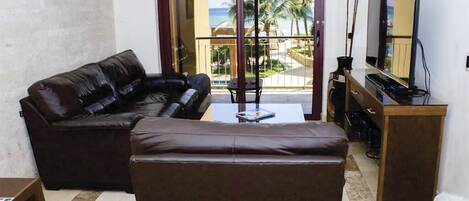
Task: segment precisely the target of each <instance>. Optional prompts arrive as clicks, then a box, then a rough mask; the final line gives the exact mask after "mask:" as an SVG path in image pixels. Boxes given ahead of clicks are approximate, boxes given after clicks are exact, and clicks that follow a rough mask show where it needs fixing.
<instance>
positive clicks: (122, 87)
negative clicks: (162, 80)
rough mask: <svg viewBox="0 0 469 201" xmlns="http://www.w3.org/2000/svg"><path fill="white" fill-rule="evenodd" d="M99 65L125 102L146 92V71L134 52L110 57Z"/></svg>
mask: <svg viewBox="0 0 469 201" xmlns="http://www.w3.org/2000/svg"><path fill="white" fill-rule="evenodd" d="M99 65H100V66H101V68H102V69H103V71H104V73H105V74H106V75H107V76H108V79H109V80H110V82H111V83H112V84H113V86H114V89H115V90H116V91H117V92H118V93H119V95H120V96H121V97H122V98H124V99H125V100H124V101H128V100H130V99H132V98H133V97H134V96H135V94H138V93H140V92H141V91H143V90H144V87H145V86H144V83H143V80H144V79H145V70H144V68H143V66H142V64H141V63H140V61H139V60H138V58H137V56H136V55H135V53H134V52H133V51H132V50H127V51H125V52H122V53H120V54H117V55H114V56H112V57H109V58H107V59H105V60H104V61H101V62H100V63H99Z"/></svg>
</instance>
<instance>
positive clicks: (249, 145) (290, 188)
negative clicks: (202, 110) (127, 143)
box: [131, 118, 348, 201]
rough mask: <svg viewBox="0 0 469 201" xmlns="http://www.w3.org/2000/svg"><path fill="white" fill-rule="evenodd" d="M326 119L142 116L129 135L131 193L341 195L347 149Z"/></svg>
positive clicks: (334, 199) (333, 199) (142, 197)
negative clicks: (226, 121) (221, 120)
mask: <svg viewBox="0 0 469 201" xmlns="http://www.w3.org/2000/svg"><path fill="white" fill-rule="evenodd" d="M347 143H348V140H347V137H346V135H345V133H344V131H343V130H342V129H341V128H339V127H337V126H335V125H334V124H321V123H304V124H279V125H268V124H223V123H212V122H201V121H190V120H176V119H164V118H146V119H143V120H142V121H140V122H139V123H138V124H137V125H136V127H135V128H134V130H133V131H132V135H131V146H132V152H133V156H132V158H131V176H132V183H133V187H134V191H135V194H136V197H137V200H138V201H153V200H160V201H161V200H204V201H207V200H243V201H245V200H269V201H272V200H295V201H296V200H298V201H301V200H305V201H306V200H308V201H311V200H313V201H316V200H317V201H341V200H342V189H343V185H344V183H345V180H344V168H345V167H344V166H345V165H344V164H345V158H346V156H347V150H348V144H347Z"/></svg>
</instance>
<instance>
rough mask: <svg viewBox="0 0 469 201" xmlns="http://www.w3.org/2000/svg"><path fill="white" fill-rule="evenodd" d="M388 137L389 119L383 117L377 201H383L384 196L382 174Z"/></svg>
mask: <svg viewBox="0 0 469 201" xmlns="http://www.w3.org/2000/svg"><path fill="white" fill-rule="evenodd" d="M388 137H389V117H388V116H385V117H384V125H383V130H382V138H381V145H382V147H381V160H380V164H379V176H378V194H377V197H378V201H382V200H383V194H384V192H383V191H384V179H383V178H384V176H385V175H384V173H385V172H386V158H387V157H386V155H387V150H388Z"/></svg>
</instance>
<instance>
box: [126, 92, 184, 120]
mask: <svg viewBox="0 0 469 201" xmlns="http://www.w3.org/2000/svg"><path fill="white" fill-rule="evenodd" d="M168 96H169V95H168V94H166V93H162V92H156V93H149V94H147V95H144V96H141V97H139V98H136V99H135V100H134V101H133V102H131V103H129V104H127V105H126V106H124V107H123V108H122V110H121V111H122V112H133V113H139V114H142V115H143V116H145V117H160V116H163V117H175V116H176V115H177V114H178V113H179V112H180V110H181V106H180V105H179V104H177V103H173V104H171V103H169V102H168V99H169V98H168Z"/></svg>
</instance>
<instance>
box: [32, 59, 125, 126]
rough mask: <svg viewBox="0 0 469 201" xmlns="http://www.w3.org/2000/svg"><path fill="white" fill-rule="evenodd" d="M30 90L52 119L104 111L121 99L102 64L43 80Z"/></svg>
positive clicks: (89, 65) (45, 114)
mask: <svg viewBox="0 0 469 201" xmlns="http://www.w3.org/2000/svg"><path fill="white" fill-rule="evenodd" d="M28 92H29V95H30V96H31V98H32V100H33V101H34V103H35V104H36V106H37V107H38V108H39V110H40V111H41V113H43V115H44V116H45V117H46V119H47V120H49V121H58V120H64V119H69V118H72V117H74V116H76V115H80V114H87V113H100V112H103V111H104V110H111V108H112V107H115V104H116V103H117V99H116V95H115V92H114V91H113V89H112V87H111V84H110V83H109V81H108V80H107V78H106V76H105V75H104V73H103V71H102V69H101V68H100V67H99V65H98V64H88V65H85V66H83V67H81V68H78V69H76V70H73V71H70V72H67V73H62V74H59V75H55V76H53V77H51V78H48V79H45V80H42V81H39V82H37V83H35V84H33V85H32V86H31V87H30V88H29V89H28Z"/></svg>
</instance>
